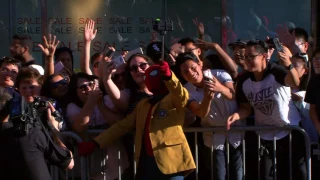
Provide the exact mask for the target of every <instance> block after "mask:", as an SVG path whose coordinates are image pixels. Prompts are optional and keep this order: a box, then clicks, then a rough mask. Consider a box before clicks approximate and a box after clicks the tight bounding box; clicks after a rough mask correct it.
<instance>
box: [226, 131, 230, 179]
mask: <svg viewBox="0 0 320 180" xmlns="http://www.w3.org/2000/svg"><path fill="white" fill-rule="evenodd" d="M226 141H227V142H226V150H227V180H229V179H230V176H229V175H230V172H229V171H230V149H229V131H227V138H226Z"/></svg>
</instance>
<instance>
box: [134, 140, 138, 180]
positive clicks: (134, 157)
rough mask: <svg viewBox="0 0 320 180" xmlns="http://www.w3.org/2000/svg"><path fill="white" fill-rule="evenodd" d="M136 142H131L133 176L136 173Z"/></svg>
mask: <svg viewBox="0 0 320 180" xmlns="http://www.w3.org/2000/svg"><path fill="white" fill-rule="evenodd" d="M135 155H136V143H134V144H133V177H136V174H137V161H136V158H135V157H136V156H135Z"/></svg>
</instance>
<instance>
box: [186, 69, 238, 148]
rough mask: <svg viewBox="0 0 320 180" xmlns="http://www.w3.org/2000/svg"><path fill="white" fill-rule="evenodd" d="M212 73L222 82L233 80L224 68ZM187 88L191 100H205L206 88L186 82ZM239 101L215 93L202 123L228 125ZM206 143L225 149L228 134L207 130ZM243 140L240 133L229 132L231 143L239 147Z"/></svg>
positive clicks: (209, 145) (203, 124) (208, 125)
mask: <svg viewBox="0 0 320 180" xmlns="http://www.w3.org/2000/svg"><path fill="white" fill-rule="evenodd" d="M211 73H212V75H213V76H214V77H216V78H217V79H218V80H219V82H220V83H221V84H225V83H227V82H233V81H232V78H231V76H230V75H229V74H228V73H227V72H226V71H224V70H216V69H215V70H211ZM185 88H186V89H187V90H188V92H189V101H193V100H195V101H197V102H198V103H201V101H202V100H203V98H204V97H203V96H204V95H203V93H204V89H202V88H197V87H196V86H195V85H193V84H192V83H189V82H188V83H186V84H185ZM237 107H238V106H237V103H236V101H235V100H232V101H230V100H227V99H226V98H225V97H224V96H223V95H222V94H221V93H215V95H214V98H213V100H212V102H211V106H210V111H209V114H208V115H207V116H206V117H204V118H202V119H201V125H202V126H204V127H210V126H226V122H227V119H228V117H229V116H230V115H231V114H232V113H234V112H236V111H237ZM239 124H241V122H240V121H238V122H236V124H235V125H239ZM203 140H204V144H205V145H206V146H208V147H211V145H213V148H214V149H219V150H224V144H225V141H226V136H225V134H224V133H214V134H213V135H212V132H205V133H203ZM240 142H241V134H240V133H229V143H230V144H231V145H232V146H233V147H234V148H237V147H238V146H239V145H240Z"/></svg>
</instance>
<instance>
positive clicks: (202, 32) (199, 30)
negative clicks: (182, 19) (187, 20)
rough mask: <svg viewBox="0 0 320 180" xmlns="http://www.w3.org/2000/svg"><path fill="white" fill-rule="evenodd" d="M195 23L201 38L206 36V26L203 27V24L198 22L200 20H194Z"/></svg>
mask: <svg viewBox="0 0 320 180" xmlns="http://www.w3.org/2000/svg"><path fill="white" fill-rule="evenodd" d="M192 21H193V23H194V24H195V25H196V26H197V28H198V33H199V36H204V26H203V23H202V22H200V21H199V20H198V18H194V19H192Z"/></svg>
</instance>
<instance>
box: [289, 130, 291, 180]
mask: <svg viewBox="0 0 320 180" xmlns="http://www.w3.org/2000/svg"><path fill="white" fill-rule="evenodd" d="M291 132H292V131H290V134H289V173H290V175H289V177H290V180H292V134H291Z"/></svg>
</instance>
